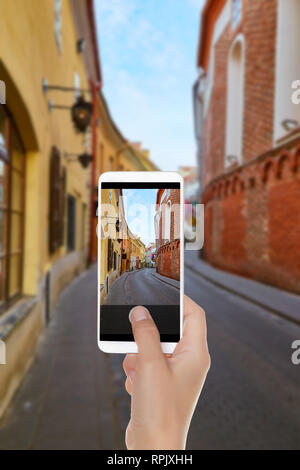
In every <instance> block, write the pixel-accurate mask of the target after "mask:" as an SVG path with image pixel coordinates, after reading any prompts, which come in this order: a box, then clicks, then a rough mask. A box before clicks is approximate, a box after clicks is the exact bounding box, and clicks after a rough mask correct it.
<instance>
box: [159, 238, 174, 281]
mask: <svg viewBox="0 0 300 470" xmlns="http://www.w3.org/2000/svg"><path fill="white" fill-rule="evenodd" d="M157 272H158V273H159V274H161V275H162V276H167V277H170V278H172V279H177V280H178V281H179V280H180V240H174V241H173V242H171V243H167V244H166V245H163V246H162V247H161V248H160V249H159V251H158V255H157Z"/></svg>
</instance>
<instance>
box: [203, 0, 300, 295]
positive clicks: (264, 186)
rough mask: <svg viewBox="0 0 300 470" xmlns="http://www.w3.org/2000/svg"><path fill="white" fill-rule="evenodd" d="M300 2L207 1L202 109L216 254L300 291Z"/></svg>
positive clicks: (211, 249) (225, 263) (209, 254)
mask: <svg viewBox="0 0 300 470" xmlns="http://www.w3.org/2000/svg"><path fill="white" fill-rule="evenodd" d="M299 46H300V1H299V0H289V1H286V0H207V1H206V4H205V6H204V9H203V11H202V25H201V33H200V40H199V48H198V67H199V69H200V73H199V78H198V80H197V82H196V83H195V85H194V105H195V106H194V109H195V124H196V126H195V127H196V137H197V142H198V161H199V168H200V172H201V175H200V179H201V181H200V183H201V191H202V202H204V203H205V244H204V252H205V257H206V259H207V260H208V261H209V262H210V263H211V264H213V265H215V266H217V267H220V268H222V269H225V270H230V271H232V272H236V273H239V274H242V275H245V276H248V277H252V278H256V279H258V280H260V281H262V282H265V283H268V284H273V285H275V286H278V287H280V288H284V289H287V290H290V291H293V292H297V293H300V244H299V241H300V126H299V124H300V105H296V104H293V101H292V95H293V93H295V90H293V87H294V88H295V83H294V82H295V80H297V79H300V55H299V53H298V48H299Z"/></svg>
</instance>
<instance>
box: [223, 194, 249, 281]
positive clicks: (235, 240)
mask: <svg viewBox="0 0 300 470" xmlns="http://www.w3.org/2000/svg"><path fill="white" fill-rule="evenodd" d="M244 198H245V193H244V191H243V190H238V191H235V192H234V193H233V192H232V191H230V194H229V195H228V196H227V197H225V198H224V199H223V200H222V203H221V205H222V218H223V232H222V238H221V240H222V241H221V256H222V260H223V263H224V266H226V268H227V269H230V270H231V271H237V272H240V273H243V272H246V266H247V251H246V247H245V238H246V230H247V221H246V219H245V215H244V212H245V211H244V208H245V201H244Z"/></svg>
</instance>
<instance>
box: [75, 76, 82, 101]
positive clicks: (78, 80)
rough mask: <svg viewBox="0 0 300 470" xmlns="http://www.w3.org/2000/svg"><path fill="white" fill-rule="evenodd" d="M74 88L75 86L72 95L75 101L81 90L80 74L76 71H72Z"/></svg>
mask: <svg viewBox="0 0 300 470" xmlns="http://www.w3.org/2000/svg"><path fill="white" fill-rule="evenodd" d="M74 88H75V92H74V95H75V101H76V100H77V98H79V97H80V95H81V92H80V75H79V73H78V72H75V73H74Z"/></svg>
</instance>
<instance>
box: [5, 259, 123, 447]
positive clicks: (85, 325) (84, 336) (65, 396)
mask: <svg viewBox="0 0 300 470" xmlns="http://www.w3.org/2000/svg"><path fill="white" fill-rule="evenodd" d="M96 320H97V315H96V267H95V266H93V267H92V268H91V269H90V270H89V271H87V272H85V273H83V274H82V275H81V276H80V277H78V278H77V279H76V280H74V281H73V282H72V283H71V285H70V286H68V287H67V288H66V290H65V291H64V292H63V293H62V295H61V297H60V300H59V302H58V304H57V307H56V311H55V312H54V315H53V318H52V320H51V322H50V324H49V326H48V328H47V329H46V330H45V333H44V335H43V337H42V338H41V340H40V344H39V347H38V352H37V356H36V359H35V361H34V363H33V365H32V367H31V368H30V370H29V372H28V373H27V375H26V377H25V379H24V381H23V383H22V385H21V387H20V389H19V390H18V392H17V394H16V395H15V397H14V399H13V401H12V403H11V406H10V409H9V410H8V412H7V413H6V415H5V416H4V419H3V420H2V421H1V424H0V449H122V448H124V447H125V444H124V429H125V426H126V424H127V421H128V413H129V397H128V396H127V394H125V393H123V392H122V391H123V389H124V374H123V371H122V368H121V364H122V359H123V358H122V357H121V356H115V357H111V356H109V355H106V354H103V353H102V352H101V351H99V349H98V347H97V341H96ZM116 362H118V364H117V365H116ZM120 395H121V396H120ZM124 403H126V406H124ZM124 410H126V411H124ZM126 412H127V414H126ZM122 413H123V414H122Z"/></svg>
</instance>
